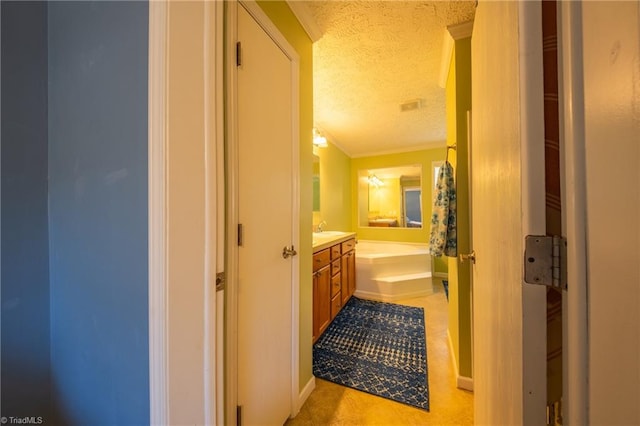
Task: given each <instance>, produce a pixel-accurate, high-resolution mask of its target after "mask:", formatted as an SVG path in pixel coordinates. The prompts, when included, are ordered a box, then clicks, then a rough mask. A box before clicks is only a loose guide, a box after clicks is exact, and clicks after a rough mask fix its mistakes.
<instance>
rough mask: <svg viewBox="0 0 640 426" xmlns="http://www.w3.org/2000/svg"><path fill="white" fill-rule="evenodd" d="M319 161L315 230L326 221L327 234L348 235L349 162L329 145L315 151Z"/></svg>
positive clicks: (336, 149)
mask: <svg viewBox="0 0 640 426" xmlns="http://www.w3.org/2000/svg"><path fill="white" fill-rule="evenodd" d="M317 153H318V156H319V157H320V214H319V215H318V214H315V215H314V223H313V225H314V226H316V225H318V223H319V222H320V221H323V220H324V221H325V222H326V223H327V225H326V226H325V229H326V230H331V231H351V229H352V225H351V158H350V157H349V156H347V154H345V153H344V152H342V150H340V149H339V148H338V147H336V146H335V145H333V144H332V143H331V142H329V146H328V147H326V148H319V149H317Z"/></svg>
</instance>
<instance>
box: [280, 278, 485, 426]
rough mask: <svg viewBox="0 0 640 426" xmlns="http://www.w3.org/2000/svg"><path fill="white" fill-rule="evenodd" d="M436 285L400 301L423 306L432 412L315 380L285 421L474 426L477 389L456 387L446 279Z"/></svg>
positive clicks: (291, 424) (317, 424)
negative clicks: (426, 292) (426, 293)
mask: <svg viewBox="0 0 640 426" xmlns="http://www.w3.org/2000/svg"><path fill="white" fill-rule="evenodd" d="M433 285H434V289H435V292H434V293H433V294H432V295H429V296H426V297H419V298H413V299H405V300H400V301H398V302H396V303H401V304H404V305H410V306H419V307H422V308H424V312H425V325H426V327H425V329H426V330H425V331H426V334H427V364H428V375H429V396H430V402H429V404H430V411H429V412H426V411H424V410H420V409H418V408H414V407H410V406H408V405H404V404H401V403H398V402H394V401H390V400H388V399H385V398H380V397H377V396H374V395H369V394H367V393H364V392H360V391H357V390H354V389H351V388H347V387H344V386H340V385H336V384H334V383H331V382H327V381H325V380H320V379H316V388H315V390H314V391H313V392H312V393H311V395H310V396H309V398H308V399H307V401H306V403H305V404H304V406H303V407H302V409H301V410H300V413H299V414H298V415H297V416H296V417H295V418H294V419H290V420H288V421H287V423H286V425H287V426H295V425H313V426H324V425H359V426H364V425H472V424H473V393H471V392H467V391H463V390H460V389H457V388H456V384H455V376H454V370H453V366H452V365H451V354H450V352H449V344H448V342H447V318H448V314H447V299H446V297H445V294H444V290H443V287H442V282H441V279H439V278H434V280H433Z"/></svg>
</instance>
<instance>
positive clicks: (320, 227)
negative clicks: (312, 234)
mask: <svg viewBox="0 0 640 426" xmlns="http://www.w3.org/2000/svg"><path fill="white" fill-rule="evenodd" d="M324 226H327V222H325V221H324V220H323V221H322V222H320V223H319V224H318V227H317V230H318V232H322V227H324Z"/></svg>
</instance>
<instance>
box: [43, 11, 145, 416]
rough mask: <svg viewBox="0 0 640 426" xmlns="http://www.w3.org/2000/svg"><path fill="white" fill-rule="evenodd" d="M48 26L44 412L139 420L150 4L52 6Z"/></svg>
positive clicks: (141, 403)
mask: <svg viewBox="0 0 640 426" xmlns="http://www.w3.org/2000/svg"><path fill="white" fill-rule="evenodd" d="M48 26H49V178H50V180H49V235H50V276H51V281H50V292H51V374H52V376H51V381H52V383H51V389H52V390H51V392H52V398H53V400H54V408H55V410H56V412H57V416H58V417H59V418H60V420H59V421H60V423H64V424H83V425H89V424H90V425H103V424H111V425H143V424H148V422H149V350H148V305H147V303H148V302H147V289H148V286H147V281H148V273H147V225H148V222H147V62H148V61H147V58H148V47H147V46H148V5H147V3H144V2H138V3H130V2H64V3H63V2H51V3H49V20H48Z"/></svg>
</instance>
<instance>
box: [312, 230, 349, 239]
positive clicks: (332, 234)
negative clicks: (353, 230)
mask: <svg viewBox="0 0 640 426" xmlns="http://www.w3.org/2000/svg"><path fill="white" fill-rule="evenodd" d="M347 234H348V232H344V231H322V232H314V233H313V238H325V237H326V238H329V237H341V236H343V235H347Z"/></svg>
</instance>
